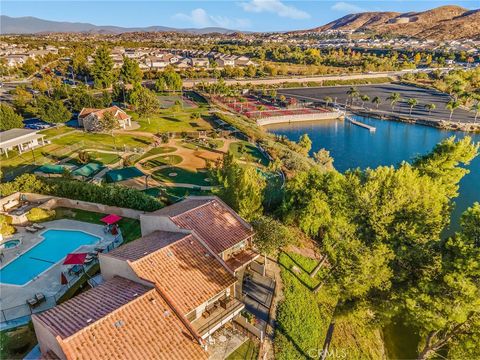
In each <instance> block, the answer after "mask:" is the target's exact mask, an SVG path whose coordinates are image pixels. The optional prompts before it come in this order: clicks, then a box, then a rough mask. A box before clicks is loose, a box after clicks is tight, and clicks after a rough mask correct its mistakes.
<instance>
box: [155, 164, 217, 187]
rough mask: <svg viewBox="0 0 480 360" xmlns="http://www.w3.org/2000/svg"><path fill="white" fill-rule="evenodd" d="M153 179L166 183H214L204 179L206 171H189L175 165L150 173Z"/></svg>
mask: <svg viewBox="0 0 480 360" xmlns="http://www.w3.org/2000/svg"><path fill="white" fill-rule="evenodd" d="M171 173H176V174H177V175H176V176H169V174H171ZM152 177H153V178H154V179H155V180H158V181H163V182H167V183H184V184H193V185H202V186H211V185H214V184H213V182H211V181H205V179H207V178H209V174H208V173H207V172H198V171H190V170H187V169H183V168H179V167H176V166H172V167H168V168H165V169H160V170H157V171H155V172H154V173H153V174H152Z"/></svg>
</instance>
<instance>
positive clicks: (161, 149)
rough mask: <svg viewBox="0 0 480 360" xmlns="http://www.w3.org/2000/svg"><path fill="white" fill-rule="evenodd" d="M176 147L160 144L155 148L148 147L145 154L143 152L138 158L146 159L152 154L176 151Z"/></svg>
mask: <svg viewBox="0 0 480 360" xmlns="http://www.w3.org/2000/svg"><path fill="white" fill-rule="evenodd" d="M176 150H177V148H174V147H173V146H161V147H156V148H153V149H150V150H148V151H147V152H146V153H145V154H143V155H142V156H141V157H140V158H139V159H138V160H137V162H138V161H140V160H143V159H146V158H148V157H150V156H152V155H160V154H168V153H171V152H174V151H176Z"/></svg>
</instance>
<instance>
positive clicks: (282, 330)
mask: <svg viewBox="0 0 480 360" xmlns="http://www.w3.org/2000/svg"><path fill="white" fill-rule="evenodd" d="M277 330H278V332H280V333H281V334H282V335H283V336H285V337H286V338H287V340H288V342H289V343H290V344H292V346H293V347H294V348H295V350H297V351H298V352H299V353H300V354H301V355H302V357H303V358H304V359H311V358H312V357H311V356H309V355H308V354H306V353H305V351H304V350H303V349H302V348H301V347H300V346H299V345H298V344H297V343H296V342H295V340H294V339H293V338H292V337H291V336H290V334H288V333H287V332H286V330H285V329H284V327H283V326H278V327H277Z"/></svg>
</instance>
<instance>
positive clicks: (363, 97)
mask: <svg viewBox="0 0 480 360" xmlns="http://www.w3.org/2000/svg"><path fill="white" fill-rule="evenodd" d="M360 99H361V100H362V107H363V104H365V102H366V101H370V96H368V95H361V96H360Z"/></svg>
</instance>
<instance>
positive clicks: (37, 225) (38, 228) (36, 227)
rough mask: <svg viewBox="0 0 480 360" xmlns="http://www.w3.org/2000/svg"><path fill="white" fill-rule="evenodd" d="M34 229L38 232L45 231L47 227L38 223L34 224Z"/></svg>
mask: <svg viewBox="0 0 480 360" xmlns="http://www.w3.org/2000/svg"><path fill="white" fill-rule="evenodd" d="M32 227H33V228H35V229H37V230H43V229H45V226H44V225H41V224H38V223H34V224H32Z"/></svg>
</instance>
